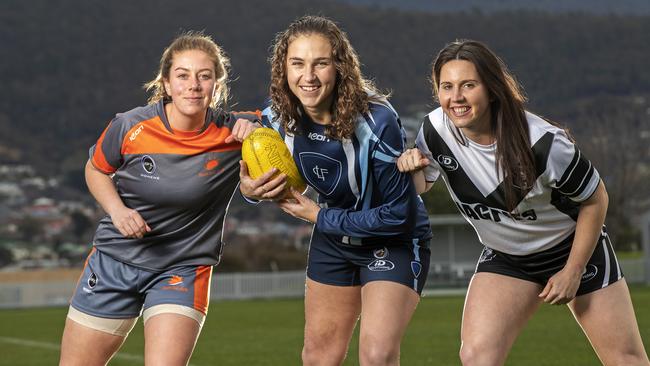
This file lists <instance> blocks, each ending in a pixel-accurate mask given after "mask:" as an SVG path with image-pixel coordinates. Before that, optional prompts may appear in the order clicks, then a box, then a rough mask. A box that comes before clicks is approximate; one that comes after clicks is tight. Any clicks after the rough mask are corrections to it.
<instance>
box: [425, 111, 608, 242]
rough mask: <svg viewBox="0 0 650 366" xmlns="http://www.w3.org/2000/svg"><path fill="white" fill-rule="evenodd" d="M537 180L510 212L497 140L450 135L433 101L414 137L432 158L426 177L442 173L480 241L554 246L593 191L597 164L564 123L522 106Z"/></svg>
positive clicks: (451, 128) (572, 225)
mask: <svg viewBox="0 0 650 366" xmlns="http://www.w3.org/2000/svg"><path fill="white" fill-rule="evenodd" d="M526 118H527V120H528V126H529V130H530V140H531V147H532V150H533V155H534V158H535V166H536V172H537V180H536V181H535V183H534V185H533V187H532V188H530V189H529V190H522V189H519V191H518V192H517V197H521V200H520V201H519V204H518V206H517V207H516V208H515V210H514V211H513V212H508V210H507V209H506V205H505V194H504V190H503V175H502V174H500V176H497V171H496V166H495V159H496V154H495V153H496V143H495V144H492V145H488V146H486V145H480V144H477V143H474V142H472V141H471V140H469V139H465V140H466V141H467V142H466V143H465V144H463V143H461V142H459V141H458V140H457V138H456V137H455V134H457V133H458V132H456V129H455V127H454V126H453V123H452V122H451V120H449V118H448V117H447V116H446V115H445V114H444V112H443V111H442V108H438V109H436V110H434V111H433V112H431V113H430V114H429V115H428V116H427V117H425V119H424V122H423V123H422V127H421V128H420V131H419V132H418V136H417V138H416V144H417V147H418V148H419V149H420V150H421V151H422V152H423V153H424V155H425V156H426V157H427V158H428V159H429V161H430V164H429V166H427V167H426V168H425V169H424V174H425V178H426V180H427V182H434V181H436V180H437V179H438V177H440V176H441V175H442V178H443V180H444V181H445V184H446V185H447V188H448V189H449V192H450V194H451V197H452V199H453V200H454V202H455V203H456V205H457V206H458V209H459V210H460V212H461V214H462V215H463V216H464V217H465V219H466V220H467V221H468V222H469V223H470V224H471V225H472V226H473V227H474V229H475V230H476V233H477V234H478V237H479V240H480V241H481V243H483V244H484V245H485V246H487V247H489V248H492V249H496V250H498V251H501V252H504V253H508V254H512V255H526V254H530V253H535V252H539V251H542V250H545V249H548V248H551V247H553V246H555V245H556V244H558V243H560V242H561V241H562V240H563V239H565V238H567V237H568V236H569V235H571V234H572V233H573V232H574V231H575V227H576V219H577V217H578V211H579V209H580V203H581V202H582V201H584V200H586V199H588V198H589V197H591V195H592V194H593V193H594V192H595V190H596V188H597V187H598V183H599V182H600V176H599V174H598V171H596V169H595V168H594V167H593V165H592V164H591V162H590V161H589V160H587V159H586V158H585V157H584V156H583V155H582V154H581V153H580V150H578V148H577V147H576V146H575V145H574V144H573V143H572V142H571V141H570V139H569V138H568V137H567V135H566V133H565V132H564V130H562V129H561V128H558V127H556V126H553V125H552V124H550V123H548V122H547V121H545V120H544V119H542V118H540V117H539V116H536V115H534V114H532V113H529V112H526Z"/></svg>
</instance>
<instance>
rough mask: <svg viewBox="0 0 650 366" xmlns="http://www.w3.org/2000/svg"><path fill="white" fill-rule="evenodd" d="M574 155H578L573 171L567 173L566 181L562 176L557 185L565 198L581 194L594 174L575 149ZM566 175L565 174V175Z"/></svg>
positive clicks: (591, 167)
mask: <svg viewBox="0 0 650 366" xmlns="http://www.w3.org/2000/svg"><path fill="white" fill-rule="evenodd" d="M576 154H578V155H579V158H578V161H577V162H576V164H575V166H574V167H573V169H571V170H570V171H569V169H567V171H569V174H568V176H567V177H566V179H564V178H565V177H564V176H563V177H562V179H560V184H559V185H558V190H559V191H560V192H561V193H562V194H565V195H567V196H571V197H575V196H578V195H580V193H582V190H583V189H584V188H585V187H586V185H587V184H588V183H589V179H591V177H592V176H593V174H594V167H593V166H592V165H591V162H590V161H589V160H587V159H586V158H585V157H584V156H582V154H580V152H579V150H577V149H576ZM565 175H566V173H565Z"/></svg>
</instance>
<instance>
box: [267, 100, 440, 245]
mask: <svg viewBox="0 0 650 366" xmlns="http://www.w3.org/2000/svg"><path fill="white" fill-rule="evenodd" d="M272 113H273V112H272V111H271V108H270V107H269V108H266V109H265V110H264V111H263V112H262V122H263V124H265V125H266V126H268V127H271V128H274V129H275V130H277V131H278V132H279V133H280V135H281V136H282V137H283V138H284V141H285V144H286V145H287V147H288V148H289V151H291V153H292V155H293V158H294V161H295V162H296V165H297V167H298V171H299V172H300V174H301V175H302V177H303V178H304V179H305V182H306V183H307V184H308V185H309V186H310V187H312V188H313V189H315V190H316V191H317V192H318V203H319V204H320V206H321V207H322V209H321V210H320V212H319V214H318V219H317V221H316V225H315V227H314V230H316V231H319V232H321V233H323V234H324V235H326V236H328V237H329V238H330V239H331V240H333V241H334V242H337V243H341V244H343V245H362V244H363V245H366V244H368V245H372V244H377V243H380V242H381V243H385V241H386V239H387V238H390V239H391V241H394V242H397V243H402V242H406V243H413V241H414V240H416V241H424V240H427V239H430V238H431V236H432V234H431V227H430V225H429V218H428V216H427V212H426V210H425V208H424V204H423V202H422V199H421V198H420V197H419V196H418V195H417V193H416V191H415V187H414V185H413V182H412V180H411V176H410V175H409V174H403V173H400V172H399V171H398V170H397V165H396V164H395V161H396V160H397V158H398V157H399V156H400V154H401V153H402V151H403V150H404V147H405V144H406V138H405V133H404V130H403V128H402V126H401V123H400V121H399V117H398V115H397V112H395V110H394V109H393V108H392V106H391V105H390V104H389V103H388V101H386V100H383V101H373V102H371V103H370V104H369V111H368V113H366V114H363V115H359V117H358V119H357V126H356V130H355V132H354V135H353V136H352V138H351V139H346V140H342V141H341V140H336V139H330V138H328V137H327V136H326V135H325V127H326V126H324V125H320V124H317V123H314V122H313V121H311V119H309V117H307V116H304V117H303V118H304V120H303V121H302V124H301V125H302V126H303V127H304V130H303V132H302V133H301V134H295V135H291V134H287V133H285V131H284V130H283V129H282V127H281V126H280V124H279V122H278V121H275V119H274V116H273V114H272Z"/></svg>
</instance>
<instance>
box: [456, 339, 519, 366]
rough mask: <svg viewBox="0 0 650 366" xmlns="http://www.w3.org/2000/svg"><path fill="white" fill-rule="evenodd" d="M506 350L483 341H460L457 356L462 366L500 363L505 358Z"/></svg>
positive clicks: (490, 365) (489, 365) (487, 365)
mask: <svg viewBox="0 0 650 366" xmlns="http://www.w3.org/2000/svg"><path fill="white" fill-rule="evenodd" d="M506 354H507V350H503V349H501V348H499V347H498V346H493V345H490V344H488V343H483V342H472V341H463V342H461V346H460V352H459V357H460V361H461V363H462V365H463V366H476V365H481V366H483V365H485V366H492V365H495V366H496V365H502V364H503V363H504V362H505V359H506Z"/></svg>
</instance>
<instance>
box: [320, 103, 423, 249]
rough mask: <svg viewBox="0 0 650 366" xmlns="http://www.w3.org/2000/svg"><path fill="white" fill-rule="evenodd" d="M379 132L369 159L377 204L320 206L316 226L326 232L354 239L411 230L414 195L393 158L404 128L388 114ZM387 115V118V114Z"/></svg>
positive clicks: (398, 151) (400, 148)
mask: <svg viewBox="0 0 650 366" xmlns="http://www.w3.org/2000/svg"><path fill="white" fill-rule="evenodd" d="M391 116H392V119H391V120H390V121H387V122H388V123H386V126H385V128H384V129H383V131H382V132H381V133H380V134H379V135H378V136H377V137H378V138H377V140H376V141H374V142H375V143H374V148H373V149H372V151H370V156H369V159H370V161H371V163H370V169H371V180H370V182H369V188H368V189H372V190H373V191H372V192H369V194H368V197H367V199H368V201H370V199H371V198H370V197H371V196H375V197H380V199H381V200H382V202H381V204H379V205H378V206H376V207H372V208H371V207H369V204H368V203H369V202H364V204H363V207H362V208H361V209H360V210H354V209H341V208H323V209H321V210H320V212H319V213H318V219H317V222H316V225H317V226H318V227H319V229H320V230H321V231H323V232H325V233H328V234H334V235H347V236H353V237H358V238H364V237H366V238H367V237H373V236H392V235H398V234H403V233H405V232H409V231H412V230H413V228H414V227H415V224H416V217H417V201H416V200H417V199H418V198H417V195H416V194H415V188H414V186H413V182H412V181H411V176H410V174H404V173H400V172H399V170H398V169H397V164H396V160H397V158H398V157H399V156H400V154H401V153H402V151H403V150H404V145H405V139H404V131H403V130H402V128H401V126H400V125H399V124H398V122H397V117H396V116H394V115H391ZM389 118H390V117H389Z"/></svg>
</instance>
